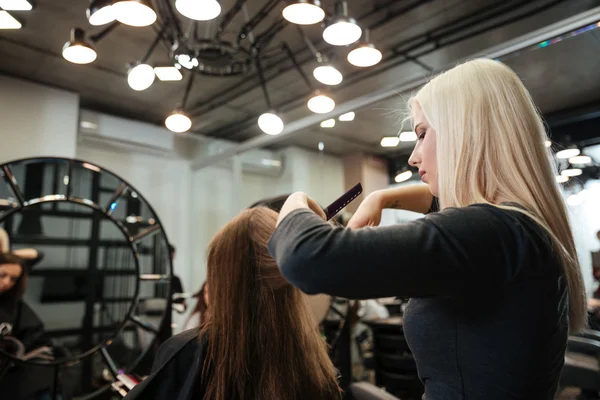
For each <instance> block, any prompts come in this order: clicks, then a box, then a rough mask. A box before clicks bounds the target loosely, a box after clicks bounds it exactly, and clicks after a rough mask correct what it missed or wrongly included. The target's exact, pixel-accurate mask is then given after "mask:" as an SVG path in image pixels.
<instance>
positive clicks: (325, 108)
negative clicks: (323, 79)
mask: <svg viewBox="0 0 600 400" xmlns="http://www.w3.org/2000/svg"><path fill="white" fill-rule="evenodd" d="M307 105H308V109H309V110H310V111H312V112H314V113H317V114H327V113H328V112H331V111H333V109H334V108H335V101H333V99H332V98H331V97H329V96H327V95H324V94H319V93H317V94H315V95H314V96H313V97H311V98H310V100H308V103H307Z"/></svg>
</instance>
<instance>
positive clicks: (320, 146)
mask: <svg viewBox="0 0 600 400" xmlns="http://www.w3.org/2000/svg"><path fill="white" fill-rule="evenodd" d="M318 149H319V151H323V150H325V143H323V142H319V145H318Z"/></svg>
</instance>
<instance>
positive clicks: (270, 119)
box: [258, 112, 283, 136]
mask: <svg viewBox="0 0 600 400" xmlns="http://www.w3.org/2000/svg"><path fill="white" fill-rule="evenodd" d="M258 127H259V128H260V130H261V131H263V132H264V133H266V134H267V135H272V136H275V135H279V134H280V133H281V132H283V120H282V119H281V118H279V116H278V115H277V114H275V113H272V112H267V113H264V114H262V115H261V116H260V117H258Z"/></svg>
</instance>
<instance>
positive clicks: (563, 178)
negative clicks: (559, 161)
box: [554, 175, 569, 183]
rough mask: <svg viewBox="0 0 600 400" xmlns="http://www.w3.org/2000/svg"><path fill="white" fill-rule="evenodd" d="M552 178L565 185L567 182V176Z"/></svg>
mask: <svg viewBox="0 0 600 400" xmlns="http://www.w3.org/2000/svg"><path fill="white" fill-rule="evenodd" d="M554 178H555V179H556V182H558V183H567V182H568V181H569V177H568V176H563V175H557V176H555V177H554Z"/></svg>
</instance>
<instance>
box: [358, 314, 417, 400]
mask: <svg viewBox="0 0 600 400" xmlns="http://www.w3.org/2000/svg"><path fill="white" fill-rule="evenodd" d="M365 323H366V324H367V325H368V326H369V327H370V328H371V329H372V330H373V353H374V359H375V363H374V364H375V383H376V385H377V386H379V387H384V388H385V390H386V391H387V392H389V393H391V394H393V395H395V396H398V397H400V398H402V400H412V399H415V400H416V399H419V400H420V399H421V396H422V395H423V392H424V387H423V384H422V383H421V381H420V380H419V376H418V374H417V364H416V363H415V360H414V357H413V355H412V353H411V352H410V349H409V348H408V344H407V343H406V338H405V337H404V330H403V328H402V318H400V317H394V318H388V319H383V320H376V321H365Z"/></svg>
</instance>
